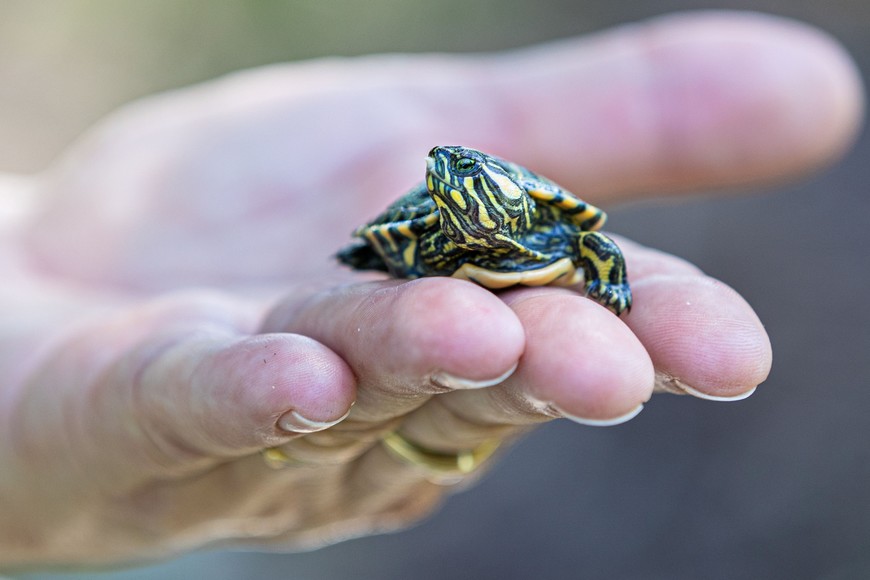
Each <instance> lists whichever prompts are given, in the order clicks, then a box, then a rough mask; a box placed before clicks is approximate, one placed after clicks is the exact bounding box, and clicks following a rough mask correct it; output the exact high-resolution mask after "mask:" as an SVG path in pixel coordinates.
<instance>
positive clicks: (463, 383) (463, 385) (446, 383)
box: [431, 363, 519, 390]
mask: <svg viewBox="0 0 870 580" xmlns="http://www.w3.org/2000/svg"><path fill="white" fill-rule="evenodd" d="M517 364H519V363H517ZM517 364H515V365H514V366H512V367H511V368H510V369H508V371H507V372H506V373H504V374H503V375H501V376H498V377H496V378H494V379H485V380H482V381H475V380H472V379H464V378H461V377H457V376H454V375H451V374H450V373H445V372H440V373H435V374H434V375H432V378H431V381H432V382H433V383H435V384H436V385H438V386H441V387H447V388H450V389H459V390H463V389H482V388H484V387H492V386H494V385H497V384H499V383H500V382H502V381H504V380H505V379H507V378H508V377H509V376H511V375H512V374H514V371H515V370H517Z"/></svg>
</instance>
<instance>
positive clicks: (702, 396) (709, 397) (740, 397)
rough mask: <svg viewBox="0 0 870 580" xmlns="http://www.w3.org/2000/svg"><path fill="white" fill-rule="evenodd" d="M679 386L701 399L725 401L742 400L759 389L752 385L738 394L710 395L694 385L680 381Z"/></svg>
mask: <svg viewBox="0 0 870 580" xmlns="http://www.w3.org/2000/svg"><path fill="white" fill-rule="evenodd" d="M678 386H679V388H681V389H682V390H684V391H686V393H688V394H689V395H692V396H693V397H698V398H699V399H704V400H707V401H721V402H723V403H731V402H734V401H742V400H743V399H747V398H749V397H751V396H752V393H754V392H755V390H756V389H758V387H752V388H751V389H749V390H748V391H746V392H744V393H740V394H738V395H734V396H733V397H717V396H716V395H708V394H707V393H702V392H701V391H698V390H696V389H693V388H692V387H690V386H688V385H686V384H684V383H679V385H678Z"/></svg>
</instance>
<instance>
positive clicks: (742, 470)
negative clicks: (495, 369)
mask: <svg viewBox="0 0 870 580" xmlns="http://www.w3.org/2000/svg"><path fill="white" fill-rule="evenodd" d="M702 8H733V9H752V10H760V11H766V12H771V13H775V14H780V15H784V16H791V17H794V18H798V19H801V20H804V21H807V22H810V23H812V24H815V25H817V26H820V27H821V28H823V29H825V30H827V31H829V32H830V33H832V34H833V35H834V36H836V37H838V38H839V39H840V40H841V41H842V42H843V43H845V45H846V46H847V47H848V48H849V49H850V50H851V52H852V54H853V55H854V56H855V58H856V59H857V61H858V62H859V65H860V66H861V68H862V70H863V71H865V77H866V76H867V71H868V70H870V36H868V30H870V5H868V4H867V3H866V1H865V0H828V1H827V2H819V1H818V0H813V1H809V0H766V1H754V2H752V1H734V0H731V1H728V0H723V1H720V2H716V3H713V2H705V1H700V0H694V1H693V0H682V1H678V0H669V1H657V2H640V1H637V0H585V1H583V2H574V1H570V0H535V1H534V2H504V0H501V1H499V0H477V1H476V2H467V1H462V0H440V1H439V2H422V1H414V0H367V1H366V2H349V1H346V2H338V1H333V2H304V1H279V0H263V1H252V0H248V1H238V0H236V1H225V0H187V1H185V2H177V1H174V0H150V1H149V2H139V1H136V0H43V1H41V2H30V1H28V0H5V1H4V2H2V3H0V171H8V172H32V171H38V170H40V169H41V168H43V167H45V166H46V164H47V163H49V162H50V161H51V160H52V159H53V158H54V157H55V156H56V155H57V154H58V153H59V152H60V151H62V150H63V148H64V147H65V146H66V145H67V144H69V143H70V141H71V140H73V139H74V138H75V137H76V135H78V134H79V133H81V132H82V131H83V130H84V129H85V128H86V127H87V126H88V125H90V124H92V123H93V122H94V121H96V120H97V119H99V118H100V117H102V116H103V115H105V114H106V113H107V112H109V111H111V110H112V109H113V108H115V107H117V106H118V105H120V104H122V103H125V102H128V101H130V100H131V99H135V98H137V97H140V96H144V95H148V94H151V93H154V92H157V91H163V90H167V89H172V88H174V87H181V86H185V85H188V84H191V83H195V82H198V81H202V80H206V79H210V78H213V77H215V76H218V75H221V74H224V73H227V72H230V71H233V70H237V69H240V68H246V67H251V66H256V65H260V64H266V63H272V62H282V61H292V60H299V59H306V58H312V57H319V56H331V55H356V54H365V53H372V52H397V51H414V52H421V51H451V52H454V51H489V50H497V49H503V48H511V47H519V46H523V45H527V44H531V43H535V42H540V41H545V40H548V39H552V38H558V37H565V36H571V35H577V34H583V33H587V32H592V31H595V30H599V29H601V28H605V27H608V26H612V25H616V24H620V23H624V22H629V21H632V20H637V19H641V18H646V17H649V16H654V15H657V14H662V13H666V12H671V11H674V10H684V9H702ZM868 159H870V141H868V138H867V137H866V136H862V137H861V139H860V140H859V142H858V144H857V147H856V149H855V150H854V151H853V152H852V153H851V154H850V156H849V157H847V158H846V159H845V160H844V161H843V162H842V163H841V164H839V165H838V166H836V167H834V168H832V169H829V170H827V171H826V172H824V173H822V174H819V175H816V176H814V177H812V178H811V179H809V180H807V181H804V182H801V183H798V184H791V185H787V186H784V187H780V188H778V189H776V190H772V191H767V192H765V193H764V194H762V195H756V196H752V197H742V198H739V197H738V198H732V199H728V200H717V199H709V198H701V197H699V198H698V199H697V200H695V201H689V202H685V203H680V204H679V205H677V204H674V203H668V204H665V205H651V204H647V205H643V206H635V207H625V208H610V209H611V221H610V224H612V225H613V226H614V227H615V228H616V231H618V232H619V233H622V234H625V235H628V236H630V237H633V238H635V239H637V240H638V241H640V242H643V243H646V244H650V245H652V246H656V247H660V248H663V249H665V250H668V251H671V252H673V253H675V254H678V255H681V256H684V257H686V258H688V259H689V260H691V261H693V262H695V263H696V264H698V265H700V266H701V267H702V268H703V269H704V270H705V271H707V272H708V273H710V274H711V275H713V276H716V277H718V278H720V279H722V280H724V281H725V282H727V283H728V284H730V285H731V286H733V287H735V288H736V289H737V290H738V291H740V292H741V293H742V294H743V295H744V296H745V297H746V298H747V299H748V300H749V302H750V303H751V304H753V306H754V307H755V308H756V310H757V311H758V313H759V315H760V317H761V319H762V321H763V322H764V323H765V325H766V326H767V329H768V331H769V332H770V335H771V338H772V341H773V347H774V367H773V373H772V374H771V376H770V380H769V381H768V382H767V383H766V384H765V385H764V386H763V387H762V388H760V389H759V390H758V392H757V393H756V394H755V395H754V396H753V397H751V398H749V399H748V400H745V401H742V402H738V403H730V404H722V403H711V402H704V401H699V400H693V399H690V398H688V397H672V396H661V397H657V398H656V399H654V401H653V402H651V403H650V404H649V405H647V408H646V410H645V411H644V412H643V413H642V414H641V415H640V416H639V417H638V419H636V420H634V421H632V422H630V423H629V424H626V425H623V426H620V427H616V428H611V429H594V428H582V427H579V426H577V425H573V424H568V423H566V422H556V423H552V424H550V425H547V426H545V427H543V428H541V429H539V430H538V431H537V432H535V433H534V434H533V435H532V436H530V437H528V438H527V439H525V440H523V441H522V442H521V443H520V444H519V445H518V446H517V447H516V448H515V449H513V450H512V451H511V452H510V453H509V454H508V455H507V456H506V457H505V458H504V460H503V461H502V462H501V463H500V464H499V465H498V466H497V467H496V468H495V469H494V470H493V471H492V472H491V473H490V474H489V475H488V476H487V477H486V478H485V479H484V480H483V481H482V482H481V483H480V484H479V485H478V486H476V487H475V488H473V489H472V490H470V491H468V492H466V493H463V494H460V495H457V496H455V497H453V498H451V499H450V500H449V501H448V502H447V503H446V505H445V506H444V507H443V509H441V510H440V511H439V512H438V513H437V514H436V515H435V516H433V517H432V518H430V519H428V520H427V521H425V522H424V523H422V524H420V525H419V526H417V527H415V528H414V529H412V530H410V531H408V532H405V533H401V534H393V535H387V536H380V537H373V538H367V539H362V540H355V541H351V542H346V543H344V544H340V545H337V546H333V547H330V548H327V549H324V550H320V551H317V552H312V553H305V554H268V555H264V554H256V553H244V552H218V553H202V554H196V555H192V556H188V557H185V558H182V559H179V560H175V561H172V562H168V563H160V564H157V565H152V566H147V567H141V568H136V569H130V570H124V571H112V572H104V573H94V572H89V573H86V574H81V575H63V576H62V577H64V578H101V579H104V580H110V579H111V580H114V579H118V580H121V579H124V580H133V579H137V580H139V579H141V580H145V579H157V578H161V579H174V578H179V579H180V578H210V579H212V580H222V579H231V578H232V579H236V578H294V579H297V578H298V579H311V580H318V579H337V578H354V579H360V580H364V579H385V578H390V579H391V578H402V579H404V578H414V579H417V580H425V579H444V578H450V579H461V578H484V579H486V578H499V579H513V578H565V577H570V578H619V579H621V578H627V579H657V578H662V579H664V578H729V579H733V578H789V579H795V578H823V579H850V578H870V419H868V414H870V389H868V386H870V379H868V374H870V372H868V371H870V356H868V352H870V348H868V347H870V301H868V294H870V269H868V267H867V265H868V258H867V255H868V248H870V227H868V224H870V196H868V195H867V190H868V183H870V164H868V162H867V160H868ZM819 218H822V219H819ZM759 248H762V250H761V252H759ZM19 577H20V578H28V579H32V580H36V579H49V578H56V577H61V575H59V574H58V575H55V574H32V575H23V576H19Z"/></svg>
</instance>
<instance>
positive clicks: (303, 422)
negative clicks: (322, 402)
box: [278, 411, 350, 433]
mask: <svg viewBox="0 0 870 580" xmlns="http://www.w3.org/2000/svg"><path fill="white" fill-rule="evenodd" d="M348 415H350V411H348V412H347V413H345V414H344V415H342V416H341V417H339V418H338V419H336V420H335V421H315V420H313V419H308V418H307V417H303V416H302V415H300V414H299V413H297V412H296V411H287V412H286V413H284V414H283V415H281V418H280V419H278V427H280V428H281V429H283V430H284V431H289V432H291V433H316V432H317V431H323V430H324V429H329V428H330V427H332V426H334V425H338V424H339V423H341V422H342V421H344V420H345V419H347V416H348Z"/></svg>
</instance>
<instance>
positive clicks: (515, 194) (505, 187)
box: [486, 171, 526, 199]
mask: <svg viewBox="0 0 870 580" xmlns="http://www.w3.org/2000/svg"><path fill="white" fill-rule="evenodd" d="M486 173H487V175H489V177H490V178H491V179H492V180H493V181H494V182H495V184H496V186H498V190H499V192H500V193H501V195H503V196H504V197H506V198H508V199H519V198H521V197H522V196H523V195H525V193H526V192H525V190H523V188H522V187H520V186H519V185H517V184H516V183H515V182H514V180H513V179H511V178H510V177H508V176H507V175H504V174H503V173H496V172H494V171H487V172H486Z"/></svg>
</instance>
